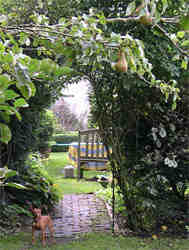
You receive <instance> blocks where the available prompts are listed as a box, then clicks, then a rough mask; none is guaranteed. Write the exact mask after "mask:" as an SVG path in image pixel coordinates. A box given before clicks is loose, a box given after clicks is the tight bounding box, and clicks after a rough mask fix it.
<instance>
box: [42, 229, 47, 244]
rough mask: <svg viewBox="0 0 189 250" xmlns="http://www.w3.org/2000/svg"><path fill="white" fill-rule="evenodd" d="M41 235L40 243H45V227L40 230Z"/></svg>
mask: <svg viewBox="0 0 189 250" xmlns="http://www.w3.org/2000/svg"><path fill="white" fill-rule="evenodd" d="M41 236H42V245H43V246H45V245H46V237H45V229H42V230H41Z"/></svg>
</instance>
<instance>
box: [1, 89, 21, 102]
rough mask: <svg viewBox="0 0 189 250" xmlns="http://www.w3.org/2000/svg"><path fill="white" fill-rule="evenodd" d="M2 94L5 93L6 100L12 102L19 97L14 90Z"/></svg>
mask: <svg viewBox="0 0 189 250" xmlns="http://www.w3.org/2000/svg"><path fill="white" fill-rule="evenodd" d="M4 93H5V99H6V100H12V99H15V98H16V97H18V96H19V94H17V93H16V92H15V91H14V90H11V89H8V90H5V92H4Z"/></svg>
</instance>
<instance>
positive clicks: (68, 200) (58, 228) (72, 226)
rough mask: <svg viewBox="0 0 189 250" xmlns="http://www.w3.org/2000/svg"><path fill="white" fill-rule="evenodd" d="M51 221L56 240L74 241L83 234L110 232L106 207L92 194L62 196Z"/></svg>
mask: <svg viewBox="0 0 189 250" xmlns="http://www.w3.org/2000/svg"><path fill="white" fill-rule="evenodd" d="M53 221H54V227H55V237H56V238H73V239H74V238H78V237H80V236H81V235H82V234H83V233H88V232H99V231H103V232H110V231H111V219H110V216H109V214H108V210H107V207H106V205H105V203H104V202H103V201H102V200H101V199H99V198H97V197H96V196H95V195H94V194H78V195H77V194H72V195H64V198H63V199H62V200H61V201H60V203H59V205H58V206H57V208H56V213H55V218H54V219H53Z"/></svg>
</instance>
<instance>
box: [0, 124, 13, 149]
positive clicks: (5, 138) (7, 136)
mask: <svg viewBox="0 0 189 250" xmlns="http://www.w3.org/2000/svg"><path fill="white" fill-rule="evenodd" d="M10 140H11V131H10V129H9V127H8V126H7V125H6V124H3V123H0V141H2V142H4V143H6V144H7V143H8V142H9V141H10Z"/></svg>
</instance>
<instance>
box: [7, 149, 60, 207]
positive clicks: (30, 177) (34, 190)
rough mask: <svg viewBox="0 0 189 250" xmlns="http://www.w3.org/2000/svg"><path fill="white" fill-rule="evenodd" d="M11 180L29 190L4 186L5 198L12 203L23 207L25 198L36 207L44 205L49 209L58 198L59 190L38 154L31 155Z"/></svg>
mask: <svg viewBox="0 0 189 250" xmlns="http://www.w3.org/2000/svg"><path fill="white" fill-rule="evenodd" d="M13 181H15V182H17V183H20V184H22V185H24V186H26V187H27V188H29V190H19V191H17V190H16V189H15V188H6V189H7V190H6V191H7V199H8V200H9V201H10V202H11V203H12V202H14V203H17V204H18V205H20V206H22V207H25V206H26V200H28V201H30V202H31V203H33V204H34V205H35V206H36V207H42V206H43V207H46V209H47V210H48V211H49V210H51V209H52V208H53V207H54V205H55V204H56V202H58V200H59V198H60V197H59V191H58V188H57V186H56V184H55V183H54V180H53V178H52V177H51V176H49V175H48V173H47V172H46V170H45V168H44V166H43V163H42V160H41V159H40V157H39V155H37V154H35V155H32V156H31V157H30V158H29V160H27V161H26V164H25V166H24V167H23V168H22V169H20V171H19V175H17V176H15V177H13Z"/></svg>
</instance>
